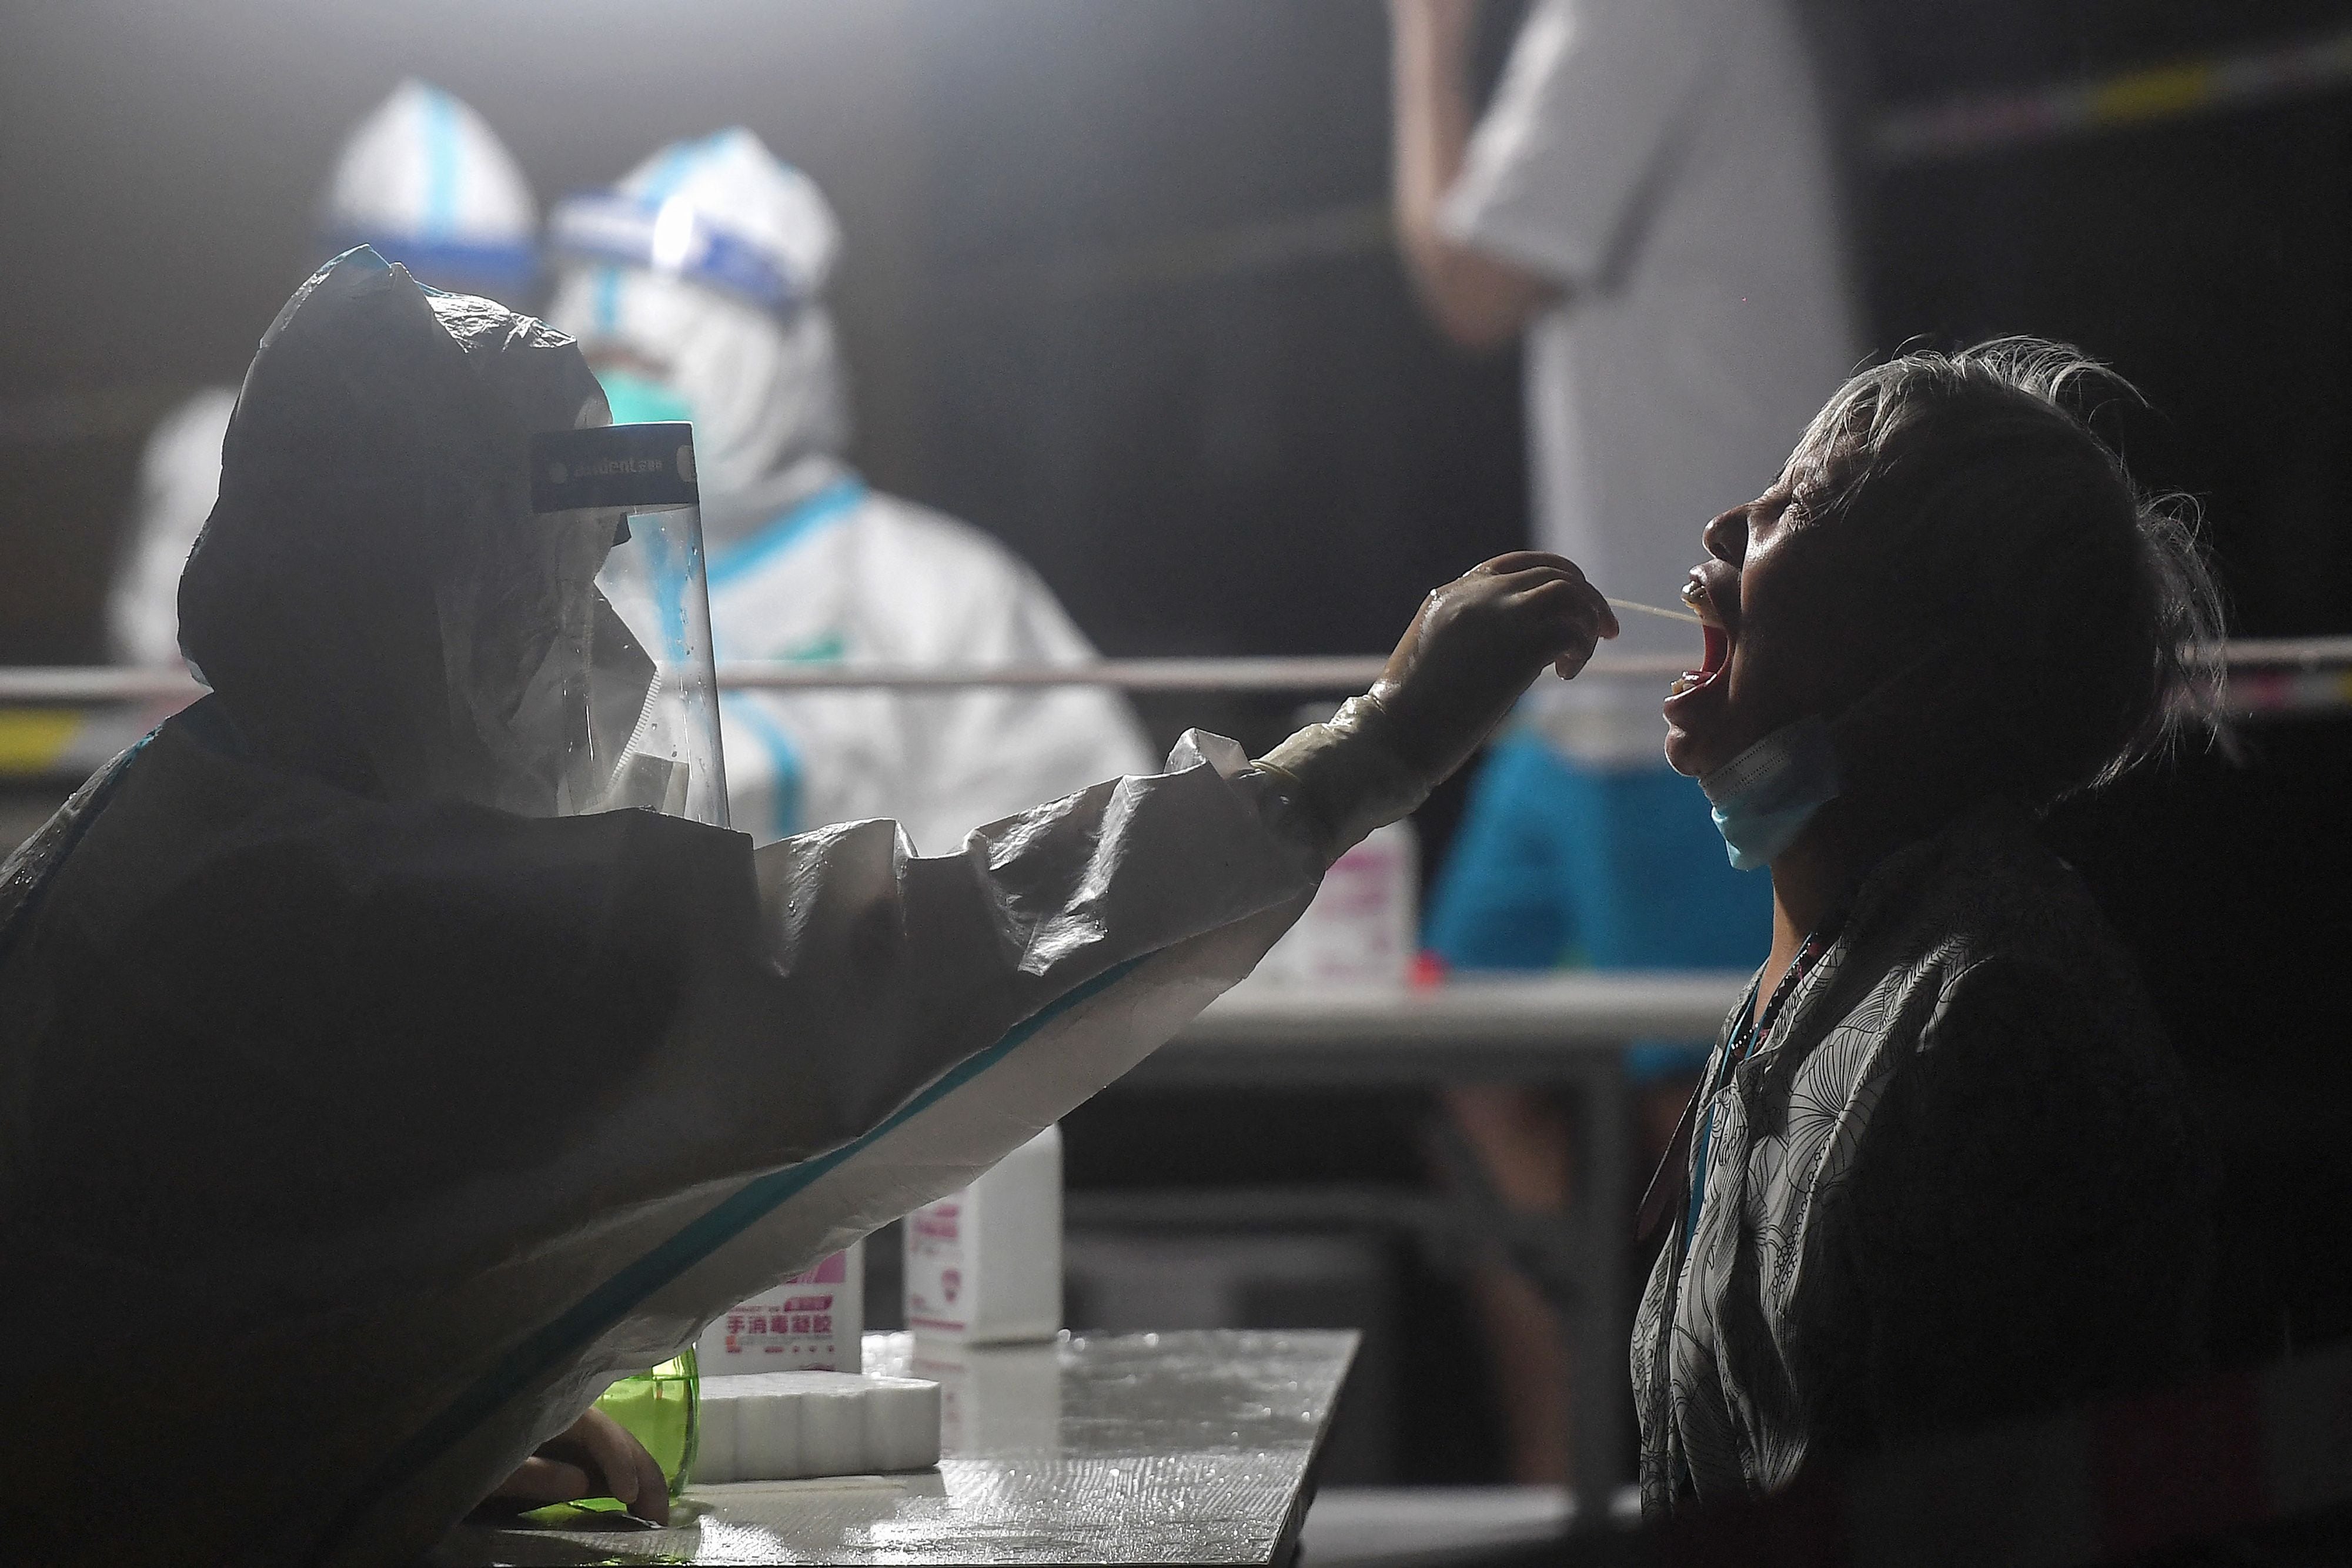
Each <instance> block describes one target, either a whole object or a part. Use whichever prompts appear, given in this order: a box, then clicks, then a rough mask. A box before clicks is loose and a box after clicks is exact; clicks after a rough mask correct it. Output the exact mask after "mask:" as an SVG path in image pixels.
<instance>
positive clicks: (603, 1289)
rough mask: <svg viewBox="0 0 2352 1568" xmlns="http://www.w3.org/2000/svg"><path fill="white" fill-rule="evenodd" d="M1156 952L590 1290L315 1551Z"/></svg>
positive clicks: (397, 1456)
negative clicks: (669, 1292) (607, 1334)
mask: <svg viewBox="0 0 2352 1568" xmlns="http://www.w3.org/2000/svg"><path fill="white" fill-rule="evenodd" d="M1150 956H1151V955H1150V954H1145V955H1143V956H1139V957H1134V958H1129V959H1128V960H1127V961H1126V962H1124V963H1121V964H1116V965H1113V966H1112V967H1110V968H1109V969H1108V970H1106V971H1104V972H1103V973H1102V974H1100V975H1097V976H1096V977H1094V978H1093V979H1091V980H1088V981H1087V983H1086V984H1084V985H1082V986H1078V987H1076V988H1072V989H1071V990H1069V991H1067V992H1065V993H1064V994H1063V995H1061V996H1059V997H1056V998H1055V999H1054V1000H1053V1001H1051V1002H1048V1003H1047V1004H1046V1005H1045V1007H1043V1008H1040V1009H1038V1010H1037V1011H1036V1013H1035V1014H1034V1015H1033V1016H1032V1017H1030V1018H1029V1019H1026V1020H1024V1021H1023V1022H1021V1023H1019V1024H1016V1025H1014V1026H1013V1028H1012V1029H1011V1030H1008V1031H1007V1032H1006V1033H1005V1035H1004V1037H1003V1039H1001V1040H998V1041H997V1042H996V1043H995V1044H994V1045H992V1046H990V1047H989V1048H988V1049H987V1050H985V1051H980V1052H978V1053H976V1054H974V1055H972V1056H970V1057H967V1058H966V1059H965V1060H964V1061H962V1062H961V1063H959V1064H958V1065H957V1066H955V1067H953V1068H951V1069H950V1070H949V1071H948V1072H947V1074H946V1075H945V1076H943V1077H942V1078H940V1080H939V1082H936V1083H934V1084H932V1085H931V1086H930V1087H929V1089H926V1090H924V1091H923V1092H921V1093H920V1094H918V1095H917V1096H916V1097H915V1098H914V1099H913V1100H911V1101H909V1102H908V1103H907V1105H906V1106H905V1108H904V1109H902V1110H900V1111H899V1112H898V1113H897V1114H895V1115H893V1116H891V1117H890V1118H889V1119H888V1120H887V1121H885V1122H884V1123H883V1124H881V1125H880V1126H878V1127H876V1128H875V1129H874V1130H873V1131H872V1132H869V1133H866V1134H864V1135H863V1136H861V1137H858V1138H856V1139H853V1140H852V1141H851V1142H849V1143H847V1144H845V1145H842V1146H841V1147H840V1148H838V1149H835V1150H834V1151H833V1152H832V1153H831V1154H828V1155H818V1156H817V1157H816V1158H814V1159H812V1160H803V1161H802V1162H801V1163H800V1164H798V1165H795V1166H786V1167H785V1168H784V1169H782V1170H780V1171H776V1172H773V1173H772V1174H770V1175H768V1176H761V1177H760V1178H758V1179H757V1180H755V1181H752V1182H750V1183H748V1184H746V1185H745V1186H743V1187H741V1188H740V1189H739V1190H738V1191H736V1192H735V1193H734V1194H733V1195H732V1196H730V1197H726V1198H724V1199H721V1200H720V1201H719V1203H718V1204H717V1205H716V1206H715V1207H712V1208H711V1209H709V1211H708V1212H707V1213H705V1214H704V1215H703V1216H702V1217H701V1218H698V1219H696V1220H694V1221H692V1222H691V1223H689V1224H688V1225H687V1226H686V1227H685V1228H683V1229H681V1230H680V1231H678V1232H677V1235H675V1236H672V1237H671V1238H670V1239H668V1240H667V1241H665V1242H663V1243H662V1244H661V1245H660V1246H658V1247H656V1248H655V1249H653V1250H652V1251H650V1252H648V1253H646V1255H645V1256H644V1257H642V1258H640V1259H638V1260H636V1261H635V1262H634V1263H632V1264H630V1265H629V1266H628V1267H626V1268H625V1269H623V1270H621V1271H620V1272H619V1273H617V1274H615V1275H614V1276H613V1277H612V1278H611V1279H609V1280H607V1281H604V1283H603V1284H601V1285H599V1286H597V1287H596V1288H595V1289H594V1290H593V1291H589V1292H588V1293H587V1294H586V1295H584V1296H583V1297H582V1298H581V1299H580V1300H579V1301H576V1302H574V1303H573V1304H572V1307H571V1308H570V1309H569V1310H567V1311H566V1312H563V1313H562V1315H561V1316H559V1317H557V1318H556V1320H555V1321H554V1322H551V1323H549V1324H548V1325H547V1326H546V1327H544V1328H542V1329H540V1330H538V1331H537V1332H536V1333H532V1334H530V1336H529V1337H528V1338H526V1339H525V1340H524V1341H523V1342H522V1343H520V1344H519V1345H517V1346H516V1347H515V1348H514V1349H513V1350H511V1351H509V1352H508V1353H507V1354H506V1356H505V1358H504V1359H503V1360H502V1361H500V1363H499V1364H498V1365H497V1366H494V1367H492V1368H491V1369H490V1370H489V1371H488V1372H487V1373H485V1374H483V1375H482V1376H481V1377H479V1378H478V1379H477V1380H476V1381H475V1383H474V1385H473V1386H472V1387H470V1388H468V1389H467V1390H466V1392H465V1393H463V1394H461V1395H459V1396H457V1398H456V1399H454V1400H452V1401H451V1402H450V1403H449V1404H448V1405H447V1406H444V1407H443V1409H442V1412H441V1414H440V1415H438V1416H435V1417H434V1418H433V1419H432V1420H430V1421H428V1422H426V1423H425V1427H424V1428H423V1429H422V1430H420V1431H419V1432H418V1433H417V1434H416V1436H415V1437H411V1438H410V1439H409V1440H408V1441H406V1442H405V1443H403V1444H402V1445H401V1446H400V1447H399V1448H397V1449H395V1450H394V1452H393V1454H392V1456H391V1457H390V1458H387V1459H386V1460H385V1461H384V1462H383V1465H382V1466H380V1467H379V1469H378V1475H377V1476H376V1477H375V1478H373V1479H369V1480H368V1481H367V1482H365V1483H364V1484H362V1486H360V1487H358V1488H356V1489H355V1490H354V1491H353V1500H352V1503H351V1505H350V1506H349V1507H347V1508H346V1509H345V1510H344V1511H342V1513H341V1514H340V1515H339V1516H337V1518H336V1520H335V1521H334V1523H332V1524H331V1525H330V1526H328V1528H327V1530H326V1531H325V1532H324V1533H323V1534H322V1535H321V1537H320V1541H319V1543H318V1546H317V1548H316V1550H315V1552H313V1553H312V1554H313V1555H314V1556H324V1555H326V1553H327V1552H329V1550H330V1549H331V1548H332V1547H333V1546H334V1545H335V1544H336V1542H338V1541H339V1540H341V1537H342V1536H343V1535H345V1534H346V1533H348V1532H349V1531H351V1530H352V1527H353V1526H354V1525H355V1524H356V1523H357V1522H358V1515H359V1514H361V1513H362V1512H363V1511H365V1510H366V1508H367V1507H368V1505H369V1504H371V1503H372V1502H373V1501H374V1500H375V1499H377V1498H378V1497H381V1496H383V1494H384V1493H385V1492H387V1491H390V1490H394V1489H395V1488H398V1487H401V1486H404V1485H405V1484H406V1483H407V1482H408V1481H410V1480H412V1479H415V1476H416V1473H417V1472H418V1471H420V1470H422V1469H424V1468H425V1466H426V1465H428V1464H431V1463H432V1462H433V1461H434V1460H435V1459H436V1458H439V1457H440V1456H441V1455H442V1454H443V1453H446V1451H447V1450H448V1449H449V1448H451V1447H452V1446H453V1445H455V1444H457V1442H459V1441H461V1440H463V1439H464V1438H465V1437H467V1435H468V1434H469V1433H471V1432H472V1431H473V1429H474V1428H475V1427H478V1426H479V1425H480V1424H481V1423H482V1422H483V1421H485V1420H487V1419H488V1417H489V1416H491V1415H492V1414H494V1413H495V1412H497V1411H498V1410H499V1409H500V1408H501V1407H502V1406H505V1405H506V1404H507V1403H508V1402H509V1400H512V1399H514V1398H515V1397H516V1396H519V1395H520V1394H521V1393H522V1392H523V1391H524V1390H525V1389H528V1388H529V1387H530V1386H531V1385H533V1384H534V1383H536V1382H538V1381H539V1380H540V1379H541V1378H542V1377H545V1376H546V1375H548V1374H550V1373H551V1372H553V1371H554V1370H555V1369H556V1368H558V1367H560V1366H561V1365H562V1364H563V1362H564V1361H565V1359H566V1358H567V1357H569V1356H572V1355H573V1354H577V1353H578V1352H579V1351H580V1350H581V1348H582V1347H583V1346H584V1345H586V1344H587V1343H589V1342H591V1341H592V1340H593V1339H594V1338H595V1337H596V1336H597V1335H598V1334H600V1333H604V1331H605V1330H606V1329H609V1328H611V1327H612V1326H613V1325H614V1323H616V1322H620V1321H621V1320H622V1319H623V1318H624V1317H625V1316H626V1315H627V1314H628V1312H629V1310H630V1309H631V1308H632V1307H635V1306H636V1305H637V1304H638V1303H639V1302H641V1301H645V1300H646V1298H647V1297H648V1296H651V1295H652V1294H654V1292H656V1291H659V1290H661V1289H662V1288H663V1287H664V1286H666V1285H668V1284H670V1283H672V1282H674V1281H676V1280H677V1278H678V1277H679V1276H680V1275H682V1274H684V1273H685V1272H686V1271H687V1270H689V1269H691V1268H693V1267H694V1266H695V1265H696V1264H698V1263H699V1262H701V1261H702V1260H704V1259H706V1258H709V1256H710V1255H711V1254H712V1253H714V1252H716V1251H718V1250H719V1249H720V1248H721V1247H724V1246H725V1245H727V1243H728V1242H730V1241H731V1240H733V1239H735V1238H736V1237H738V1236H740V1235H741V1234H742V1233H743V1232H744V1231H745V1230H747V1229H749V1228H751V1226H752V1225H754V1224H756V1223H757V1222H758V1221H760V1220H761V1219H762V1218H766V1217H767V1216H768V1215H769V1214H771V1213H772V1212H774V1210H775V1209H776V1208H778V1207H780V1206H782V1204H784V1203H786V1202H788V1201H790V1200H791V1199H792V1198H793V1197H798V1196H799V1195H800V1194H801V1193H802V1192H803V1191H805V1190H807V1188H808V1187H809V1186H811V1185H812V1184H814V1182H815V1181H816V1180H817V1179H818V1178H819V1177H821V1176H826V1175H828V1174H830V1173H831V1172H832V1171H834V1170H835V1169H836V1168H837V1167H839V1166H842V1165H844V1164H845V1163H846V1162H847V1161H848V1160H849V1159H850V1158H851V1157H852V1156H854V1155H857V1154H858V1153H860V1152H861V1151H863V1150H865V1149H866V1148H867V1147H868V1146H870V1145H873V1144H874V1143H875V1142H877V1140H879V1139H881V1138H884V1137H887V1135H888V1134H891V1133H893V1132H896V1131H897V1130H898V1128H899V1127H901V1126H903V1125H905V1124H907V1123H908V1122H909V1121H911V1120H913V1119H914V1118H915V1117H916V1116H919V1115H920V1114H921V1113H923V1112H925V1111H927V1110H929V1109H930V1108H931V1107H932V1106H933V1105H936V1104H938V1103H940V1101H941V1100H943V1099H945V1098H947V1096H948V1095H950V1094H951V1093H953V1092H955V1091H956V1090H958V1089H961V1088H962V1087H963V1086H964V1085H965V1084H967V1083H969V1082H971V1081H972V1080H973V1079H974V1078H977V1077H979V1076H980V1074H981V1073H982V1072H984V1071H987V1070H988V1069H989V1068H991V1067H993V1066H994V1065H996V1063H998V1062H999V1061H1003V1059H1004V1058H1005V1057H1006V1056H1008V1055H1010V1054H1012V1052H1013V1051H1014V1050H1015V1049H1017V1048H1018V1047H1020V1046H1021V1045H1022V1044H1024V1043H1025V1042H1026V1041H1027V1040H1030V1039H1031V1038H1033V1037H1034V1035H1035V1034H1036V1033H1037V1031H1038V1030H1041V1029H1044V1028H1045V1026H1046V1025H1047V1024H1049V1023H1051V1022H1053V1021H1054V1020H1055V1019H1057V1018H1059V1017H1061V1016H1062V1015H1063V1014H1064V1013H1066V1012H1068V1011H1069V1010H1070V1009H1072V1008H1075V1007H1076V1006H1078V1005H1079V1004H1080V1003H1082V1002H1086V1001H1089V1000H1092V999H1093V998H1096V997H1097V996H1100V995H1101V994H1102V993H1103V992H1105V991H1107V990H1108V989H1110V988H1111V987H1113V986H1115V985H1117V984H1118V982H1119V981H1121V980H1123V979H1125V978H1126V977H1128V976H1129V974H1131V973H1133V972H1134V970H1135V969H1136V968H1137V967H1138V966H1139V965H1141V964H1142V963H1143V961H1144V959H1145V958H1147V957H1150Z"/></svg>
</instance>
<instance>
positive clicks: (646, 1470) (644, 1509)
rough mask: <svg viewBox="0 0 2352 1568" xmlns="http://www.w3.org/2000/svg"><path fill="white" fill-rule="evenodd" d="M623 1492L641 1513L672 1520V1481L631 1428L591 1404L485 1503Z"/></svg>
mask: <svg viewBox="0 0 2352 1568" xmlns="http://www.w3.org/2000/svg"><path fill="white" fill-rule="evenodd" d="M592 1497H610V1498H617V1499H619V1500H621V1502H622V1503H623V1504H624V1505H625V1506H626V1507H627V1509H628V1511H630V1512H631V1513H633V1514H635V1515H636V1516H637V1517H638V1518H639V1519H643V1520H647V1521H651V1522H653V1523H655V1524H667V1523H668V1522H669V1483H668V1482H667V1480H665V1479H663V1477H662V1470H661V1466H660V1465H659V1464H658V1463H656V1461H655V1459H654V1457H653V1456H652V1455H651V1454H649V1453H647V1452H646V1446H645V1445H644V1444H643V1443H640V1442H638V1441H637V1439H636V1437H635V1435H634V1434H632V1433H631V1432H630V1430H629V1429H628V1428H627V1427H624V1426H622V1425H621V1424H620V1423H619V1422H618V1421H615V1420H614V1419H613V1417H612V1416H607V1415H606V1414H604V1411H602V1410H599V1409H597V1408H595V1407H594V1406H590V1407H589V1408H588V1409H587V1410H586V1411H585V1412H583V1414H582V1415H581V1417H580V1419H579V1420H577V1421H574V1422H573V1423H572V1426H571V1427H570V1428H569V1429H568V1430H566V1431H563V1432H562V1433H560V1434H558V1435H557V1436H555V1437H550V1438H549V1439H548V1440H547V1441H546V1442H544V1443H541V1445H540V1446H539V1449H538V1451H537V1452H535V1453H534V1454H532V1455H531V1457H530V1458H527V1459H525V1460H524V1461H523V1462H522V1468H521V1469H518V1470H516V1471H515V1473H514V1474H512V1475H510V1476H509V1477H508V1478H507V1479H505V1480H504V1481H502V1482H500V1483H499V1489H498V1490H496V1491H494V1492H492V1493H491V1494H490V1495H489V1497H488V1499H486V1500H484V1501H483V1503H482V1505H481V1511H482V1512H484V1513H485V1514H488V1515H496V1514H499V1513H520V1512H523V1511H527V1510H530V1509H534V1508H542V1507H544V1506H546V1505H547V1504H549V1503H551V1502H578V1501H580V1500H582V1499H583V1498H592Z"/></svg>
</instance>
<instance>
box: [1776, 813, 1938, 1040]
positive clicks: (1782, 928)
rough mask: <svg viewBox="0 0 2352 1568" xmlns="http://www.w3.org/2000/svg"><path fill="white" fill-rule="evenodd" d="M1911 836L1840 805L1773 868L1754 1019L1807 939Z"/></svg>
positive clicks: (1846, 904) (1807, 831)
mask: <svg viewBox="0 0 2352 1568" xmlns="http://www.w3.org/2000/svg"><path fill="white" fill-rule="evenodd" d="M1911 836H1912V835H1911V834H1909V833H1907V832H1906V831H1902V830H1901V829H1900V828H1898V827H1896V826H1895V824H1893V823H1890V822H1885V821H1878V820H1876V819H1875V818H1874V816H1873V815H1872V814H1870V813H1866V812H1862V811H1857V810H1853V808H1852V807H1851V806H1850V805H1848V804H1847V802H1845V801H1843V800H1832V802H1830V804H1828V805H1826V806H1824V807H1822V810H1821V813H1820V815H1818V816H1817V817H1815V818H1814V819H1813V821H1811V823H1810V824H1809V825H1808V826H1807V827H1806V829H1805V831H1803V832H1802V833H1801V834H1800V835H1799V836H1798V838H1797V841H1796V842H1795V843H1793V844H1790V846H1789V847H1788V848H1787V849H1785V850H1783V851H1781V852H1780V858H1779V859H1778V860H1775V861H1774V862H1772V950H1771V953H1770V955H1769V956H1767V957H1766V958H1765V960H1764V975H1763V978H1762V979H1761V980H1760V981H1759V982H1758V984H1757V987H1756V1011H1755V1015H1754V1016H1755V1019H1757V1021H1759V1022H1760V1021H1761V1020H1762V1019H1763V1016H1764V1008H1765V1004H1766V1003H1767V1002H1768V1001H1769V1000H1770V998H1771V996H1772V993H1773V992H1774V991H1775V990H1777V989H1779V988H1780V980H1781V977H1783V976H1785V975H1787V974H1788V972H1789V966H1790V965H1791V964H1794V963H1795V962H1796V961H1797V954H1798V952H1799V950H1800V949H1801V948H1802V947H1803V946H1804V945H1805V939H1806V938H1807V937H1809V936H1811V935H1812V934H1813V933H1814V932H1816V931H1819V930H1821V929H1822V927H1823V926H1824V925H1828V924H1829V922H1830V921H1831V919H1832V917H1834V916H1837V915H1843V913H1844V912H1845V910H1846V909H1847V908H1848V907H1849V906H1850V905H1852V904H1853V895H1854V894H1856V893H1857V892H1859V891H1860V890H1861V887H1862V883H1863V879H1864V877H1866V876H1868V875H1869V874H1870V868H1871V867H1873V866H1874V865H1876V864H1877V863H1878V862H1879V861H1880V859H1881V858H1883V857H1884V856H1885V854H1886V852H1888V851H1890V850H1893V849H1895V848H1896V847H1897V846H1898V845H1900V844H1902V843H1903V842H1904V841H1906V840H1907V839H1908V838H1910V837H1911Z"/></svg>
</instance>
